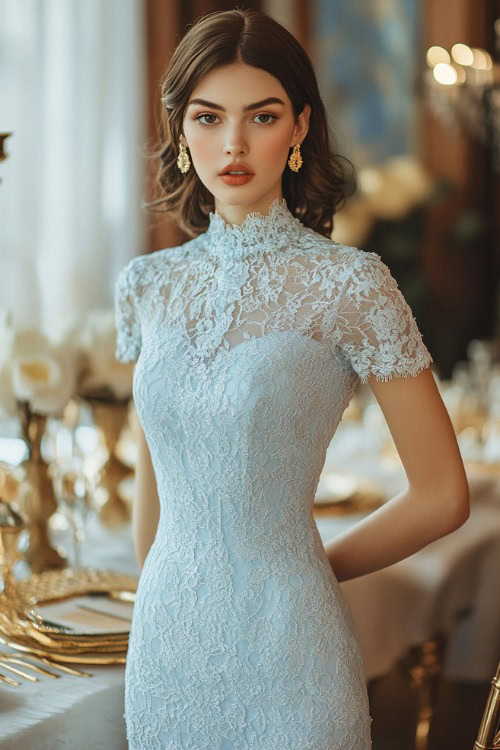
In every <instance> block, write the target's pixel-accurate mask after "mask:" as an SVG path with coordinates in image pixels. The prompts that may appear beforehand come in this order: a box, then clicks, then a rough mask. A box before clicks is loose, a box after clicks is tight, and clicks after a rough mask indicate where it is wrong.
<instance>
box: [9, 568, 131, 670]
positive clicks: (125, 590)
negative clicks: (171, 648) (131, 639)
mask: <svg viewBox="0 0 500 750" xmlns="http://www.w3.org/2000/svg"><path fill="white" fill-rule="evenodd" d="M137 582H138V578H137V576H130V575H126V574H122V573H118V572H116V571H106V570H96V569H92V568H82V569H80V568H78V569H71V568H66V569H64V570H62V571H55V570H51V571H45V572H43V573H38V574H33V575H31V576H30V577H29V578H27V579H24V580H21V581H18V582H17V586H16V590H15V595H14V596H10V597H9V598H8V599H7V598H6V597H3V596H1V595H0V643H3V644H5V645H8V646H10V647H12V648H14V649H16V650H19V651H23V652H26V653H31V654H36V655H38V656H44V657H49V658H53V659H57V660H59V661H63V662H64V661H68V662H82V663H87V664H119V663H125V661H126V654H127V648H128V635H129V633H128V630H126V631H124V630H123V629H122V630H120V629H118V630H117V632H105V633H95V634H92V633H88V632H79V630H78V628H76V629H75V628H71V629H69V628H66V627H63V626H61V627H60V626H58V625H57V623H51V622H47V621H45V619H44V618H43V617H42V616H41V615H39V614H38V613H36V611H35V607H36V606H39V605H45V604H51V603H58V602H61V601H65V600H70V599H71V598H73V597H77V596H81V595H89V594H93V595H96V594H97V595H101V596H103V597H109V598H110V599H115V600H119V601H125V602H127V603H129V604H132V603H133V602H134V600H135V591H136V589H137Z"/></svg>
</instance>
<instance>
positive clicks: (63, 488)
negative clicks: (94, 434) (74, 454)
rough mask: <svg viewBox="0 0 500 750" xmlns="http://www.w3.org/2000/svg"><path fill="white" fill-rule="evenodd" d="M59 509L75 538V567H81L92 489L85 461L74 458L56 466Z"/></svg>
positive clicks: (55, 487)
mask: <svg viewBox="0 0 500 750" xmlns="http://www.w3.org/2000/svg"><path fill="white" fill-rule="evenodd" d="M52 481H53V484H54V491H55V493H56V498H57V501H58V503H59V507H60V509H61V510H62V512H63V513H64V515H65V516H66V518H67V519H68V521H69V523H70V526H71V530H72V537H73V540H72V542H73V567H75V568H79V567H81V553H80V548H81V544H82V542H83V541H84V540H85V521H86V519H87V515H88V512H89V509H90V497H91V487H90V483H89V480H88V478H87V476H86V474H85V472H84V467H83V461H82V460H81V459H77V458H72V459H69V460H67V461H64V462H60V463H58V464H57V465H56V468H55V471H54V475H53V477H52Z"/></svg>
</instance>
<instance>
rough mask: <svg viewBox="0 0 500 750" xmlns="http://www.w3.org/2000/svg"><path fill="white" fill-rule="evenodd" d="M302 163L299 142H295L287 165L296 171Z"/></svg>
mask: <svg viewBox="0 0 500 750" xmlns="http://www.w3.org/2000/svg"><path fill="white" fill-rule="evenodd" d="M302 164H303V161H302V156H301V154H300V144H299V143H296V144H295V146H294V147H293V152H292V155H291V156H290V158H289V159H288V166H289V167H290V169H292V170H293V171H294V172H298V171H299V169H300V168H301V166H302Z"/></svg>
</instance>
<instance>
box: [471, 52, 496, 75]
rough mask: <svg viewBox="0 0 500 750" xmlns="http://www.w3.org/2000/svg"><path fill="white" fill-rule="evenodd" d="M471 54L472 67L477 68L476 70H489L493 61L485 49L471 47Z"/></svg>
mask: <svg viewBox="0 0 500 750" xmlns="http://www.w3.org/2000/svg"><path fill="white" fill-rule="evenodd" d="M472 54H473V61H472V67H473V68H477V70H491V68H492V66H493V61H492V59H491V55H490V54H489V53H488V52H486V50H484V49H480V48H479V47H473V48H472Z"/></svg>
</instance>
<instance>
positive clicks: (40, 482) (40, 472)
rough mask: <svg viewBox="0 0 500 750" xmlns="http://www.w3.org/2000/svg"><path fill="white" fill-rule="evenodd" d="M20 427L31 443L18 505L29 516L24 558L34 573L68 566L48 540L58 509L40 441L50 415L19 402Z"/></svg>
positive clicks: (27, 442) (27, 403) (27, 517)
mask: <svg viewBox="0 0 500 750" xmlns="http://www.w3.org/2000/svg"><path fill="white" fill-rule="evenodd" d="M18 408H19V413H20V419H21V430H22V433H23V437H24V440H25V442H26V444H27V446H28V458H27V459H25V460H24V461H23V462H22V464H21V466H22V467H23V469H24V471H25V480H24V487H23V490H22V491H21V492H20V493H19V495H20V497H19V505H20V507H21V511H22V512H23V513H24V515H25V516H26V526H27V529H28V532H29V543H28V548H27V550H26V553H25V558H26V560H27V562H28V564H29V566H30V568H31V570H32V571H33V572H34V573H41V572H42V571H44V570H51V569H58V568H64V567H66V564H67V563H66V560H65V558H64V557H62V556H61V555H60V554H59V552H58V551H57V550H56V549H54V547H53V546H52V544H51V542H50V539H49V530H48V523H49V519H50V517H51V516H52V514H53V513H55V511H56V510H57V500H56V498H55V494H54V487H53V484H52V479H51V477H50V475H49V466H48V464H47V463H46V462H45V461H44V459H43V457H42V451H41V444H42V437H43V434H44V432H45V425H46V422H47V416H46V415H45V414H35V413H33V412H32V411H31V409H30V405H29V402H28V401H20V402H18Z"/></svg>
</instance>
